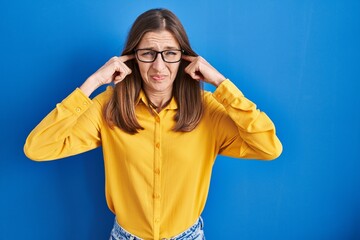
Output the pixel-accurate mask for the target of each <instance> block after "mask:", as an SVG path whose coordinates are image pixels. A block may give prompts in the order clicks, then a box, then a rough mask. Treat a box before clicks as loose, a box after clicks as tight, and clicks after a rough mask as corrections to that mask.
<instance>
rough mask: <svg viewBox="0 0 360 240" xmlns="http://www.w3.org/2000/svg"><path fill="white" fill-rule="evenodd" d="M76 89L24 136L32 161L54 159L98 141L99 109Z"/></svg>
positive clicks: (27, 152) (28, 154)
mask: <svg viewBox="0 0 360 240" xmlns="http://www.w3.org/2000/svg"><path fill="white" fill-rule="evenodd" d="M97 105H98V104H96V102H95V103H94V101H92V100H90V99H89V98H88V97H87V96H85V95H84V94H83V93H82V91H81V90H80V89H76V90H75V91H74V92H73V93H71V94H70V95H69V96H68V97H67V98H65V99H64V100H63V101H62V102H61V103H59V104H57V105H56V108H55V109H53V110H52V111H51V112H50V113H49V114H48V115H47V116H46V117H45V118H44V119H43V120H42V121H41V122H40V123H39V124H38V125H37V126H36V127H35V129H34V130H32V132H31V133H30V134H29V136H28V137H27V139H26V142H25V146H24V152H25V154H26V156H27V157H28V158H30V159H32V160H35V161H46V160H54V159H59V158H64V157H68V156H71V155H75V154H78V153H82V152H85V151H88V150H91V149H94V148H96V147H98V146H100V145H101V138H100V131H99V124H98V123H99V121H100V120H101V114H99V113H101V110H100V109H98V108H99V107H98V106H97Z"/></svg>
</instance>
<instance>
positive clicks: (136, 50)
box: [134, 48, 185, 63]
mask: <svg viewBox="0 0 360 240" xmlns="http://www.w3.org/2000/svg"><path fill="white" fill-rule="evenodd" d="M141 50H149V51H153V52H155V53H156V55H155V57H154V59H153V60H152V61H144V60H141V59H140V58H139V56H138V51H141ZM168 51H180V59H179V60H177V61H175V62H169V61H166V60H165V57H164V55H163V53H164V52H168ZM184 52H185V51H184V50H183V49H168V50H164V51H156V50H153V49H148V48H139V49H135V50H134V53H135V56H136V59H137V60H139V61H140V62H144V63H153V62H155V61H156V59H157V57H158V55H159V53H160V55H161V59H162V60H163V61H164V62H166V63H178V62H180V61H181V57H182V55H183V54H184Z"/></svg>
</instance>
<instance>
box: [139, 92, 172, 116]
mask: <svg viewBox="0 0 360 240" xmlns="http://www.w3.org/2000/svg"><path fill="white" fill-rule="evenodd" d="M145 93H146V92H145ZM146 97H147V99H148V101H149V105H150V106H151V107H152V108H154V109H155V110H156V111H157V112H160V111H161V110H162V109H163V108H164V107H166V105H168V104H169V102H170V101H171V98H172V94H160V93H153V94H149V93H146Z"/></svg>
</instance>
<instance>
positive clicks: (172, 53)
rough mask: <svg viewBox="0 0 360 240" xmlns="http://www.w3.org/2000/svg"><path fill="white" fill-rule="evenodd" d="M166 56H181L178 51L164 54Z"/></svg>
mask: <svg viewBox="0 0 360 240" xmlns="http://www.w3.org/2000/svg"><path fill="white" fill-rule="evenodd" d="M164 53H165V55H166V56H176V55H178V54H179V51H178V50H168V51H165V52H164Z"/></svg>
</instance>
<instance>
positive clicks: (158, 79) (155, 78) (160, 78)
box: [151, 74, 166, 81]
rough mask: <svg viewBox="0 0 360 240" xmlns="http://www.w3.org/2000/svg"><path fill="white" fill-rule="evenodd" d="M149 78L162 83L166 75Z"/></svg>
mask: <svg viewBox="0 0 360 240" xmlns="http://www.w3.org/2000/svg"><path fill="white" fill-rule="evenodd" d="M151 78H152V79H153V80H155V81H162V80H164V79H165V78H166V75H161V74H155V75H151Z"/></svg>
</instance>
